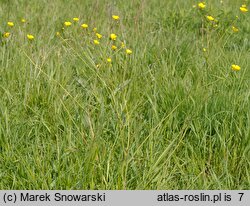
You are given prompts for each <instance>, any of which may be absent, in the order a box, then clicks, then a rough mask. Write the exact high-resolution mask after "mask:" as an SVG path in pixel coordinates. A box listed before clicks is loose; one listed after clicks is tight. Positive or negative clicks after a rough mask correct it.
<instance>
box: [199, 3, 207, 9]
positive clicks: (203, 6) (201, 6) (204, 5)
mask: <svg viewBox="0 0 250 206" xmlns="http://www.w3.org/2000/svg"><path fill="white" fill-rule="evenodd" d="M198 7H199V8H200V9H205V7H206V4H205V3H203V2H200V3H198Z"/></svg>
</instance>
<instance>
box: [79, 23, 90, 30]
mask: <svg viewBox="0 0 250 206" xmlns="http://www.w3.org/2000/svg"><path fill="white" fill-rule="evenodd" d="M81 27H82V28H84V29H87V28H88V27H89V26H88V24H82V25H81Z"/></svg>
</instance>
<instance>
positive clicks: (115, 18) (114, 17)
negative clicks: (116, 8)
mask: <svg viewBox="0 0 250 206" xmlns="http://www.w3.org/2000/svg"><path fill="white" fill-rule="evenodd" d="M112 18H113V19H114V20H119V18H120V17H119V16H117V15H112Z"/></svg>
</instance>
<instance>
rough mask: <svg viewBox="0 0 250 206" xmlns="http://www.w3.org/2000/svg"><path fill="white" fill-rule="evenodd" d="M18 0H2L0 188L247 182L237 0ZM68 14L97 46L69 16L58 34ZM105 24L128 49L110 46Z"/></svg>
mask: <svg viewBox="0 0 250 206" xmlns="http://www.w3.org/2000/svg"><path fill="white" fill-rule="evenodd" d="M18 2H19V3H16V2H15V1H8V0H2V1H1V3H0V19H1V23H0V32H1V33H3V32H6V31H10V32H11V33H12V36H11V37H10V38H9V39H7V40H6V39H4V38H2V37H1V46H0V97H1V99H0V165H1V167H0V180H1V181H0V189H249V188H250V63H249V56H250V55H249V54H250V38H249V33H250V25H249V12H248V13H246V14H242V13H240V11H239V7H240V6H241V4H242V3H243V1H240V0H238V1H236V0H227V1H226V0H224V4H223V5H221V4H220V1H215V0H211V1H208V2H207V8H206V11H203V12H200V11H198V9H197V8H193V7H192V5H193V4H196V3H197V1H191V0H188V1H186V0H178V1H174V0H171V1H161V0H152V1H146V0H142V1H139V0H137V1H126V2H125V1H122V0H119V1H107V0H94V1H92V0H86V1H70V2H71V3H69V1H66V0H55V1H45V0H43V1H35V0H29V1H26V0H23V1H18ZM74 2H75V3H74ZM77 2H78V3H77ZM79 2H80V3H79ZM248 3H249V2H248ZM249 7H250V5H249ZM249 9H250V8H249ZM112 14H118V15H119V16H120V17H121V19H120V22H119V24H118V25H114V23H112V22H113V20H112V18H111V16H112ZM205 14H209V15H212V16H214V17H215V18H216V19H218V20H219V26H218V28H213V27H212V26H211V25H210V23H208V22H207V20H206V18H205V17H204V15H205ZM236 15H238V16H239V19H238V20H235V16H236ZM75 16H77V17H78V16H79V17H80V21H81V22H82V23H85V22H86V23H88V24H89V26H90V28H89V30H90V31H91V29H92V28H93V27H97V28H98V31H99V32H100V33H101V34H103V35H104V38H103V40H102V41H103V42H101V45H99V46H98V47H96V46H94V45H93V44H92V42H89V41H90V40H89V39H88V38H89V37H88V35H87V34H82V31H81V29H79V28H78V29H77V28H76V25H74V26H72V27H70V28H65V30H64V34H62V35H61V36H60V37H57V36H56V35H55V33H56V32H57V31H61V27H62V23H63V22H64V21H67V20H71V21H72V18H73V17H75ZM21 18H25V19H27V23H26V24H24V25H22V24H21V23H20V19H21ZM11 20H12V21H14V23H15V26H14V27H13V28H11V29H10V28H7V26H6V23H7V21H11ZM232 22H234V23H232ZM232 25H235V26H237V27H238V28H239V30H240V31H239V32H238V33H233V32H232V31H231V26H232ZM111 32H114V33H116V34H117V35H118V40H119V41H120V40H125V41H126V45H127V47H128V48H131V49H132V51H133V54H132V55H126V54H125V52H124V51H118V52H116V53H114V52H112V51H111V50H110V48H108V46H107V44H109V40H108V38H107V37H108V35H109V34H110V33H111ZM27 33H31V34H33V35H34V36H35V40H34V41H32V42H29V41H28V40H27V39H26V34H27ZM90 33H91V32H90ZM1 36H2V35H1ZM109 46H110V45H109ZM203 48H206V49H207V52H203V51H202V49H203ZM109 56H112V61H113V62H112V66H110V65H109V64H107V63H106V58H107V57H109ZM96 64H101V67H100V68H97V67H96ZM232 64H238V65H240V66H241V70H240V71H238V72H236V71H232V70H231V65H232Z"/></svg>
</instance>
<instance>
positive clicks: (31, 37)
mask: <svg viewBox="0 0 250 206" xmlns="http://www.w3.org/2000/svg"><path fill="white" fill-rule="evenodd" d="M27 38H28V39H29V40H33V39H34V38H35V37H34V36H33V35H32V34H27Z"/></svg>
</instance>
